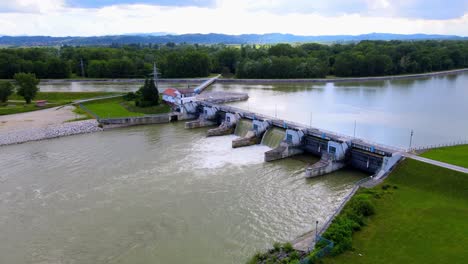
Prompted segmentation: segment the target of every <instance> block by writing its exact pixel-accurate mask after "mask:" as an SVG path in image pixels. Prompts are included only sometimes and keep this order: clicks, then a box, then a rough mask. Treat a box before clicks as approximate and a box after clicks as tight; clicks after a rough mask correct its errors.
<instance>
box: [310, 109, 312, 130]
mask: <svg viewBox="0 0 468 264" xmlns="http://www.w3.org/2000/svg"><path fill="white" fill-rule="evenodd" d="M309 126H310V128H312V112H310V124H309Z"/></svg>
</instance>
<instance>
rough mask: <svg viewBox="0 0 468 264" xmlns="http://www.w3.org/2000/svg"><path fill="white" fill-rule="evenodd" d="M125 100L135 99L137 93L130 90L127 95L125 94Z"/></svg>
mask: <svg viewBox="0 0 468 264" xmlns="http://www.w3.org/2000/svg"><path fill="white" fill-rule="evenodd" d="M123 99H124V100H125V101H133V100H135V99H136V94H135V93H134V92H128V93H127V94H126V95H124V96H123Z"/></svg>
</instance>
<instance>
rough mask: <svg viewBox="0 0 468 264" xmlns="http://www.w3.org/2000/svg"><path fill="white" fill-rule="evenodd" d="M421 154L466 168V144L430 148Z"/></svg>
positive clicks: (467, 155)
mask: <svg viewBox="0 0 468 264" xmlns="http://www.w3.org/2000/svg"><path fill="white" fill-rule="evenodd" d="M421 156H422V157H425V158H428V159H433V160H438V161H442V162H446V163H450V164H453V165H458V166H461V167H465V168H468V145H461V146H454V147H445V148H438V149H432V150H429V151H427V152H424V153H423V154H421Z"/></svg>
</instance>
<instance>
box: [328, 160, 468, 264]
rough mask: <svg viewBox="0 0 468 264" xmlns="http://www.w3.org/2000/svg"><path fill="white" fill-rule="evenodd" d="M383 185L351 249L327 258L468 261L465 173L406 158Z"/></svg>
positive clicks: (467, 185)
mask: <svg viewBox="0 0 468 264" xmlns="http://www.w3.org/2000/svg"><path fill="white" fill-rule="evenodd" d="M383 185H391V186H397V189H393V188H391V190H390V191H385V192H384V194H382V195H381V197H380V198H377V197H376V198H373V202H374V204H375V209H376V211H375V215H373V216H371V218H370V219H369V220H368V223H367V226H365V227H364V228H363V229H362V230H361V231H358V232H356V233H355V234H354V235H353V242H352V245H353V250H352V251H347V252H345V253H343V254H341V255H339V256H337V257H329V258H326V259H325V261H324V262H325V263H372V264H375V263H434V264H436V263H437V264H439V263H468V250H467V245H468V175H466V174H463V173H459V172H454V171H451V170H447V169H443V168H440V167H437V166H433V165H429V164H425V163H421V162H419V161H415V160H409V159H408V160H405V161H404V162H403V163H402V164H400V165H399V166H398V168H396V170H395V171H394V172H393V173H392V174H391V175H390V176H389V178H387V179H386V180H385V182H384V183H383V184H382V185H380V186H377V187H375V188H374V189H375V190H381V191H382V193H383V190H382V186H383ZM365 191H366V190H362V192H365Z"/></svg>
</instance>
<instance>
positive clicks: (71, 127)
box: [0, 120, 102, 146]
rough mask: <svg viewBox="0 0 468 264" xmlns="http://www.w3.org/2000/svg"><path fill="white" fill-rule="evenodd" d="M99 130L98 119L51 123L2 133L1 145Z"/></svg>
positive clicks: (0, 135) (100, 129)
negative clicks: (43, 126)
mask: <svg viewBox="0 0 468 264" xmlns="http://www.w3.org/2000/svg"><path fill="white" fill-rule="evenodd" d="M98 131H102V128H100V127H99V126H98V122H97V121H96V120H85V121H77V122H70V123H64V124H60V125H51V126H48V127H45V128H31V129H24V130H17V131H11V132H6V133H2V134H0V146H3V145H11V144H19V143H24V142H28V141H36V140H43V139H51V138H57V137H64V136H71V135H78V134H85V133H92V132H98Z"/></svg>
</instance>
